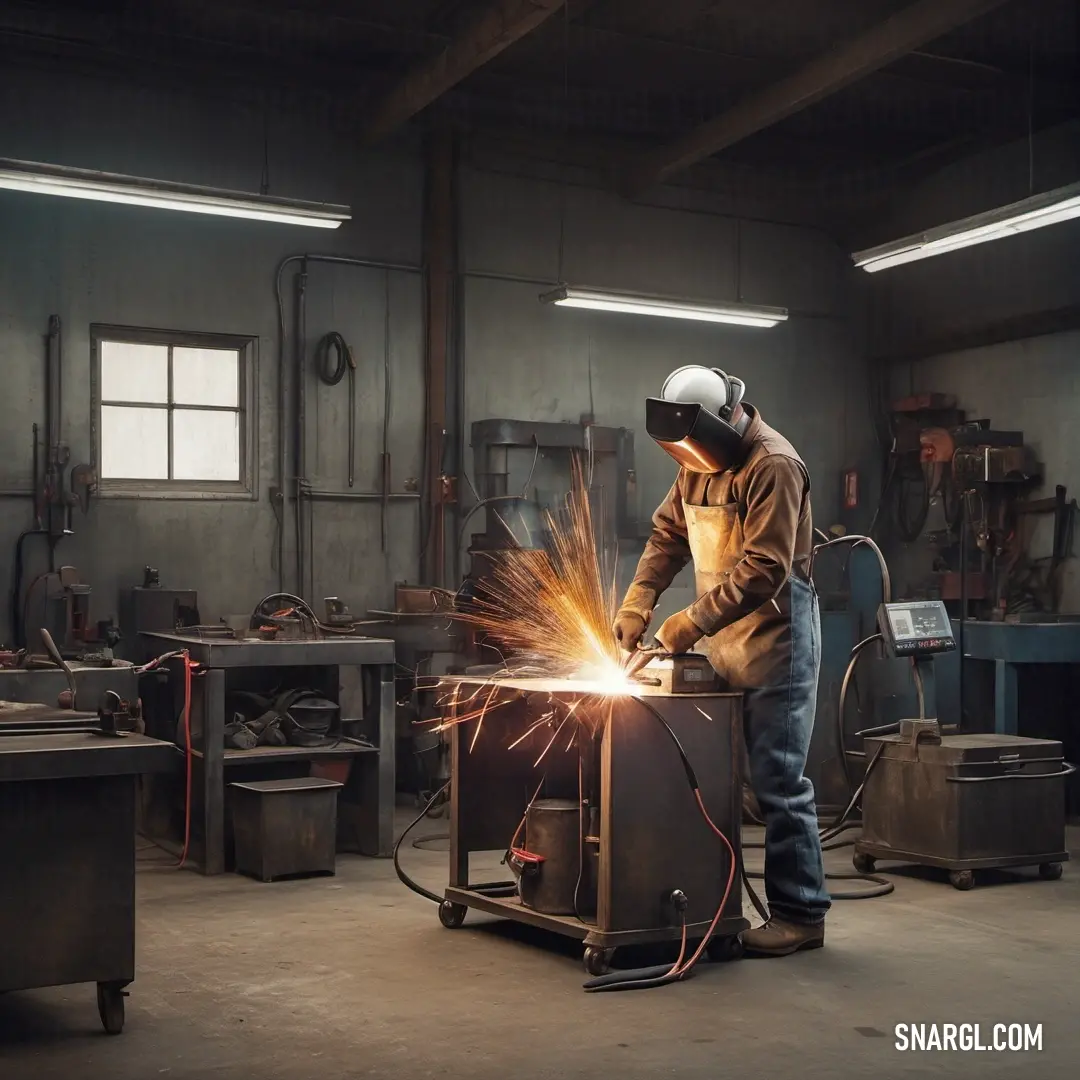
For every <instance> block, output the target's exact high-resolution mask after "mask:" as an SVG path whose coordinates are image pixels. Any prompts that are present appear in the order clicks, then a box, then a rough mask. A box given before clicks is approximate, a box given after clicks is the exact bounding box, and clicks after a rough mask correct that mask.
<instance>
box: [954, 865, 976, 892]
mask: <svg viewBox="0 0 1080 1080" xmlns="http://www.w3.org/2000/svg"><path fill="white" fill-rule="evenodd" d="M949 883H950V884H951V885H952V887H953V888H954V889H959V890H960V891H961V892H967V890H968V889H974V888H975V871H974V870H952V871H950V873H949Z"/></svg>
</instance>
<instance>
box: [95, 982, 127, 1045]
mask: <svg viewBox="0 0 1080 1080" xmlns="http://www.w3.org/2000/svg"><path fill="white" fill-rule="evenodd" d="M126 997H127V994H126V993H124V991H123V990H121V989H120V987H118V986H111V985H110V984H109V983H98V987H97V1010H98V1016H100V1017H101V1026H102V1027H103V1028H104V1029H105V1031H106V1032H107V1033H108V1034H109V1035H119V1034H120V1032H121V1031H123V1030H124V998H126Z"/></svg>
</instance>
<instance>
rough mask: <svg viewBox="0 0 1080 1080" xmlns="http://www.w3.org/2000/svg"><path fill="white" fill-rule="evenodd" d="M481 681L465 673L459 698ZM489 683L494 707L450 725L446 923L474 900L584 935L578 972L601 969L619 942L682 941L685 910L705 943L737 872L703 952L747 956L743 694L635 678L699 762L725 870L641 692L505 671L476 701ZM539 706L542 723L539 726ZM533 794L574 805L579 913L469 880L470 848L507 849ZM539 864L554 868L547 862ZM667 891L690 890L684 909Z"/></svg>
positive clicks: (692, 935)
mask: <svg viewBox="0 0 1080 1080" xmlns="http://www.w3.org/2000/svg"><path fill="white" fill-rule="evenodd" d="M480 685H481V684H480V683H472V684H469V683H468V682H465V683H463V684H462V686H461V687H460V692H459V694H458V697H459V698H460V699H464V698H467V697H468V696H469V695H470V694H473V693H474V691H476V689H477V687H478V686H480ZM492 692H494V697H493V698H492V701H491V705H492V706H495V705H496V704H497V705H498V708H493V707H489V709H488V712H489V714H490V715H486V716H485V717H484V718H483V719H482V720H481V719H479V718H477V719H472V720H466V721H464V722H461V723H457V724H454V726H452V727H451V728H450V733H451V750H452V757H451V780H450V793H451V794H450V885H449V887H448V888H447V890H446V893H445V900H444V901H443V903H442V904H441V906H440V909H439V918H440V920H441V922H442V923H443V925H444V926H446V927H448V928H455V927H459V926H461V924H462V922H463V921H464V919H465V915H466V912H467V911H468V909H469V908H475V909H476V910H478V911H483V912H486V913H488V914H491V915H497V916H500V917H502V918H507V919H512V920H515V921H517V922H520V923H526V924H529V925H532V926H536V927H540V928H542V929H544V930H549V931H551V932H553V933H556V934H561V935H564V936H567V937H571V938H576V939H578V940H580V941H582V942H583V943H584V945H585V954H584V963H585V969H586V971H587V972H588V973H589V974H591V975H600V974H603V973H605V972H606V971H607V970H608V968H609V965H610V963H611V960H612V957H613V954H614V952H615V950H616V949H618V948H620V947H622V946H629V945H643V944H651V943H657V942H670V941H676V942H677V941H678V940H679V938H680V936H681V934H682V919H683V918H685V922H686V933H687V938H688V940H691V941H693V940H697V941H700V940H701V939H702V938H703V937H704V936H705V935H706V933H707V932H708V928H709V926H710V924H711V923H712V920H713V917H714V915H715V914H716V912H717V909H718V908H719V907H720V904H721V900H722V899H723V897H724V892H725V888H726V886H727V883H728V880H729V874H731V872H732V869H733V871H734V872H733V877H732V878H731V880H732V886H731V888H730V890H729V892H728V895H727V898H726V901H724V909H723V912H722V914H721V916H720V918H719V920H718V921H717V924H716V927H715V931H714V934H713V937H712V939H711V941H710V945H709V955H710V958H711V959H714V960H722V959H735V958H738V957H739V956H741V953H742V950H741V944H740V941H739V938H738V935H739V934H740V933H741V932H742V931H743V930H745V929H747V928H748V926H749V923H748V922H747V921H746V920H745V919H744V918H743V917H742V888H741V881H740V877H739V864H740V863H741V854H740V846H739V823H740V814H741V790H740V785H739V782H738V772H739V760H740V758H739V753H740V750H739V747H740V746H741V741H740V727H741V718H742V695H740V694H731V693H723V694H719V693H718V694H665V693H660V692H650V690H649V688H644V689H643V695H645V696H646V697H647V701H648V703H649V704H650V705H651V706H652V707H653V708H654V709H656V710H657V711H658V712H659V713H660V714H661V715H662V716H663V718H664V720H665V721H666V722H667V724H668V725H670V727H671V729H672V731H673V732H674V733H675V735H676V736H677V738H678V740H679V742H680V743H681V745H682V747H683V748H684V750H685V752H686V754H687V757H688V758H689V760H690V761H691V762H692V763H693V766H694V769H695V770H696V772H697V775H698V778H699V781H700V785H701V795H702V800H703V802H704V804H705V806H706V808H707V809H708V812H709V814H710V816H711V817H712V819H713V821H714V822H715V824H716V825H717V826H718V827H719V828H720V829H721V830H722V831H723V833H724V834H725V836H727V838H728V839H729V840H730V842H731V845H732V848H733V850H734V853H735V860H736V865H735V867H734V868H732V866H731V859H730V857H729V855H728V853H727V849H726V847H725V846H724V844H723V843H722V841H721V840H720V839H719V837H717V836H716V835H715V833H713V831H712V830H711V829H710V828H709V826H708V824H707V823H706V822H705V820H704V819H703V817H702V815H701V812H700V810H699V808H698V806H697V803H696V800H695V797H694V794H693V792H692V790H691V788H690V786H689V784H688V782H687V775H686V773H685V772H684V770H683V767H682V764H681V762H680V759H679V755H678V752H677V750H676V748H675V747H674V745H673V744H672V741H671V737H670V736H669V735H668V734H667V733H666V732H665V731H664V729H663V726H662V725H661V724H660V723H659V722H658V721H657V718H656V716H654V715H652V714H651V713H650V711H649V710H648V709H647V708H645V707H644V705H643V704H642V702H641V701H638V700H636V699H635V698H633V697H615V696H611V697H606V696H601V695H596V694H595V692H594V693H592V694H590V693H589V685H588V684H581V685H575V684H572V683H566V682H563V681H555V680H541V679H502V680H499V681H498V682H497V684H488V685H486V686H485V687H484V689H482V690H481V691H480V694H481V695H482V696H481V697H480V698H479V700H481V701H483V700H484V699H486V698H487V697H488V695H489V694H492ZM456 707H457V708H459V709H460V710H461V711H462V712H464V711H465V707H464V706H456ZM545 713H550V717H549V719H548V721H547V722H543V723H539V725H538V726H536V725H537V722H538V721H539V720H541V719H542V718H543V716H544V714H545ZM478 724H482V725H483V729H482V730H481V731H479V732H478V731H477V726H478ZM530 728H532V729H533V730H532V732H531V733H530V734H526V733H527V732H529V729H530ZM545 746H546V747H547V749H546V752H544V751H545ZM542 752H543V753H542ZM541 755H542V756H541ZM538 759H539V760H538ZM538 792H542V793H543V794H545V795H551V794H555V795H561V796H564V797H566V800H567V801H568V802H570V801H571V800H577V804H578V818H577V820H578V821H579V822H580V826H579V836H578V838H577V840H578V843H577V844H575V845H574V846H575V847H576V848H577V850H576V851H572V850H571V852H570V854H569V856H568V858H569V859H570V860H572V862H573V865H572V866H571V867H569V868H567V867H566V866H563V867H561V868H560V870H561V872H563V873H566V872H567V870H568V869H569V872H570V875H571V880H573V878H574V877H576V883H575V884H574V885H573V905H572V906H573V910H570V911H567V912H564V913H551V912H550V911H540V910H536V908H535V907H533V906H530V905H529V904H528V903H526V902H525V901H524V900H523V899H522V893H523V890H522V889H520V888H518V889H516V890H515V889H510V888H507V886H506V883H502V885H496V886H484V885H478V884H471V883H470V881H471V879H470V873H469V856H470V854H471V853H473V852H480V851H493V850H494V851H507V850H508V849H509V848H510V846H511V844H512V838H513V837H514V836H515V833H516V832H518V831H519V827H520V826H521V824H522V822H523V818H524V816H525V813H526V810H527V808H528V806H529V804H530V802H531V801H532V800H533V799H534V798H535V797H536V794H537V793H538ZM526 843H528V840H526ZM541 872H542V873H547V872H548V866H547V864H545V866H544V868H543V870H542V871H541ZM552 872H554V870H553V871H552ZM674 890H680V891H681V892H682V893H684V894H685V897H686V901H687V905H686V911H685V914H684V915H683V916H680V915H679V913H678V912H677V911H676V910H675V909H674V907H673V906H672V903H671V902H670V897H671V894H672V892H673V891H674Z"/></svg>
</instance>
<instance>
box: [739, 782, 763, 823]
mask: <svg viewBox="0 0 1080 1080" xmlns="http://www.w3.org/2000/svg"><path fill="white" fill-rule="evenodd" d="M742 819H743V824H744V825H764V824H765V819H764V818H763V817H762V814H761V807H760V806H759V805H758V801H757V796H756V795H755V794H754V790H753V788H751V787H750V785H749V784H743V789H742Z"/></svg>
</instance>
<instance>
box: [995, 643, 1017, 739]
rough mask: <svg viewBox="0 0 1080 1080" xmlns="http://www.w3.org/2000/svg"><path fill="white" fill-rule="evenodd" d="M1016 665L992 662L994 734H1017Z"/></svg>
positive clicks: (1006, 662) (999, 661)
mask: <svg viewBox="0 0 1080 1080" xmlns="http://www.w3.org/2000/svg"><path fill="white" fill-rule="evenodd" d="M1016 676H1017V671H1016V665H1015V664H1010V663H1009V662H1008V661H1007V660H995V661H994V734H995V735H1015V734H1016V733H1017V728H1018V727H1019V723H1018V713H1019V708H1020V704H1019V698H1018V693H1017V687H1016V683H1017V678H1016Z"/></svg>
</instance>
